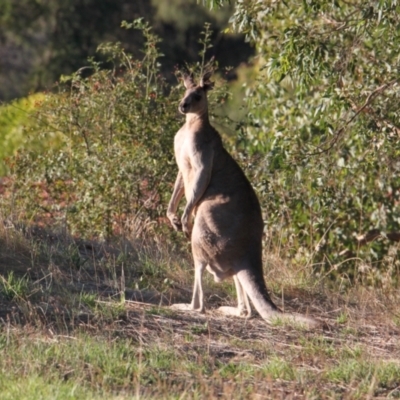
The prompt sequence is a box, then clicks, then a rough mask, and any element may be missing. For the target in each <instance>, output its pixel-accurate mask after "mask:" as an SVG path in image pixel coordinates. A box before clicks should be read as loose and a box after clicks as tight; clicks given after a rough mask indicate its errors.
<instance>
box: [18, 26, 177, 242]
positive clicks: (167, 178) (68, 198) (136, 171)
mask: <svg viewBox="0 0 400 400" xmlns="http://www.w3.org/2000/svg"><path fill="white" fill-rule="evenodd" d="M125 25H126V27H127V28H130V27H135V28H140V29H141V30H142V32H143V33H144V35H145V37H146V40H147V42H146V48H145V53H144V57H143V59H142V60H135V59H133V58H132V57H131V56H130V55H129V54H127V53H125V52H124V50H123V49H121V47H120V45H119V44H103V45H102V46H100V47H99V51H100V52H102V53H103V54H106V55H108V56H109V59H110V61H111V62H113V64H114V68H113V69H112V70H104V69H100V65H99V64H98V63H97V62H96V61H94V60H90V63H89V64H90V65H89V66H88V67H85V68H81V69H80V70H79V71H77V72H76V73H75V74H73V75H72V76H63V77H61V79H60V83H59V84H58V93H57V94H54V95H47V96H45V98H44V100H43V102H42V103H41V104H40V105H38V107H37V111H36V112H37V124H36V125H35V126H33V127H31V128H30V130H29V132H27V134H29V135H37V134H39V135H40V136H41V138H42V140H43V141H46V140H47V137H48V136H49V135H50V136H51V135H54V134H55V133H56V134H58V135H61V136H62V145H60V146H57V147H55V148H54V147H53V148H51V149H49V150H48V151H47V152H45V153H44V152H25V153H24V154H21V155H20V157H19V158H18V160H17V163H16V164H15V171H14V172H15V183H16V185H17V186H16V196H17V199H18V201H19V203H20V204H22V205H23V209H24V210H26V213H27V215H26V217H27V216H29V215H31V216H32V217H35V218H37V217H38V216H41V218H50V220H51V221H53V222H54V221H55V220H57V219H60V220H61V221H65V222H66V223H67V225H68V227H69V228H70V229H71V230H72V232H74V233H78V232H79V234H80V235H82V236H93V235H96V236H103V237H104V236H109V235H111V234H112V233H115V232H116V231H118V230H121V229H123V228H124V227H126V224H128V225H129V224H130V225H131V228H135V227H136V228H137V227H138V226H143V224H136V223H135V221H136V220H137V218H139V219H140V218H143V219H145V220H151V221H156V220H157V217H159V216H160V215H161V214H163V213H164V212H165V210H164V204H165V196H167V195H168V193H169V192H170V189H169V185H170V183H171V181H172V174H173V172H174V169H175V166H174V160H173V159H172V138H173V135H174V133H175V132H176V131H177V129H178V126H179V123H180V121H179V119H178V118H177V111H176V110H177V100H178V97H177V96H178V94H177V91H176V90H175V89H172V90H170V91H169V93H168V96H167V95H166V87H165V85H164V82H163V80H162V78H161V77H160V75H159V74H158V67H159V64H158V61H157V59H158V57H159V56H160V54H159V53H158V50H157V42H158V38H157V37H156V36H155V35H154V34H153V33H152V32H151V30H150V28H149V27H148V26H147V24H144V23H142V22H141V21H136V22H135V24H134V26H133V25H132V24H125ZM160 207H161V208H162V210H161V209H160ZM162 211H163V212H162ZM142 222H143V221H142Z"/></svg>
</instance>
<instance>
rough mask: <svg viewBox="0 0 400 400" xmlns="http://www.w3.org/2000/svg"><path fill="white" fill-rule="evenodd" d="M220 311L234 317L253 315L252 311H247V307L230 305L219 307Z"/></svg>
mask: <svg viewBox="0 0 400 400" xmlns="http://www.w3.org/2000/svg"><path fill="white" fill-rule="evenodd" d="M218 312H220V313H222V314H224V315H228V316H232V317H240V318H250V317H251V311H247V310H246V309H243V308H239V307H229V306H223V307H218Z"/></svg>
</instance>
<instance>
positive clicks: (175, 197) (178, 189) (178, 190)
mask: <svg viewBox="0 0 400 400" xmlns="http://www.w3.org/2000/svg"><path fill="white" fill-rule="evenodd" d="M184 192H185V186H184V183H183V178H182V173H181V172H179V173H178V176H177V177H176V180H175V185H174V191H173V192H172V195H171V199H170V201H169V204H168V210H167V214H175V213H176V210H177V209H178V205H179V202H180V201H181V199H182V196H183V194H184Z"/></svg>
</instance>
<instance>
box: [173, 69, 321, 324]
mask: <svg viewBox="0 0 400 400" xmlns="http://www.w3.org/2000/svg"><path fill="white" fill-rule="evenodd" d="M211 75H212V71H207V72H206V73H205V74H204V75H203V76H202V78H201V80H200V83H199V84H198V85H197V84H196V83H195V82H194V80H193V77H192V76H191V75H185V76H184V78H183V81H184V85H185V88H186V92H185V95H184V97H183V99H182V101H181V102H180V104H179V111H180V112H181V113H182V114H184V115H185V116H186V122H185V124H184V125H183V126H182V127H181V129H179V131H178V132H177V134H176V135H175V139H174V151H175V158H176V162H177V165H178V169H179V171H178V176H177V178H176V181H175V185H174V189H173V193H172V196H171V199H170V202H169V205H168V210H167V217H168V219H169V220H170V222H171V224H172V226H173V228H174V229H175V230H177V231H183V233H184V234H185V235H186V237H187V238H189V239H190V240H191V246H192V253H193V259H194V267H195V276H194V289H193V297H192V302H191V303H190V304H173V305H172V306H171V307H172V308H174V309H178V310H195V311H200V312H203V311H204V296H203V288H202V275H203V272H204V270H207V271H208V272H210V273H211V274H212V275H213V276H214V279H215V281H216V282H221V281H222V280H224V279H227V278H229V277H233V280H234V284H235V287H236V292H237V300H238V306H237V307H220V308H219V310H220V311H221V312H223V313H224V314H225V315H233V316H239V317H250V316H251V307H250V304H249V300H248V298H250V300H251V301H252V303H253V305H254V307H255V308H256V310H257V311H258V313H259V314H260V315H261V317H262V318H263V319H264V320H265V321H267V322H268V323H271V322H272V321H273V320H274V319H277V318H278V319H291V320H292V321H295V322H299V323H301V324H305V325H307V326H308V327H313V326H316V325H317V323H316V321H315V320H313V319H311V318H308V317H306V316H302V315H298V314H289V315H288V314H284V313H282V311H281V310H280V309H279V308H278V307H277V306H276V305H275V304H274V302H273V301H272V300H271V297H270V296H269V294H268V290H267V287H266V284H265V281H264V277H263V270H262V235H263V229H264V223H263V219H262V214H261V207H260V203H259V201H258V198H257V195H256V193H255V192H254V189H253V188H252V186H251V184H250V182H249V181H248V179H247V178H246V176H245V174H244V172H243V170H242V169H241V168H240V166H239V165H238V164H237V162H236V161H235V160H234V159H233V158H232V156H231V155H230V154H229V153H228V152H227V151H226V150H225V148H224V146H223V144H222V140H221V136H220V135H219V133H218V132H217V131H216V130H215V129H214V128H213V127H212V125H211V124H210V121H209V117H208V103H207V92H208V91H209V90H211V89H212V88H213V86H214V83H213V82H211V81H210V78H211ZM183 195H185V197H186V206H185V208H184V211H183V215H182V218H181V219H179V217H178V215H177V209H178V205H179V202H180V200H181V198H182V197H183Z"/></svg>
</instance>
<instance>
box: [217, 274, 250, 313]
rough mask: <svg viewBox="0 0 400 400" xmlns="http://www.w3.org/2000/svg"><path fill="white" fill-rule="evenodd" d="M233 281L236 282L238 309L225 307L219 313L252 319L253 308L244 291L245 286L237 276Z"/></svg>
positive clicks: (220, 308)
mask: <svg viewBox="0 0 400 400" xmlns="http://www.w3.org/2000/svg"><path fill="white" fill-rule="evenodd" d="M233 281H234V282H235V287H236V295H237V299H238V306H237V307H229V306H223V307H219V308H218V311H220V312H222V313H223V314H225V315H232V316H235V317H245V318H249V317H251V306H250V302H249V298H248V297H247V294H246V292H245V291H244V289H243V286H242V284H241V283H240V281H239V279H238V277H237V276H236V274H235V275H233Z"/></svg>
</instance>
